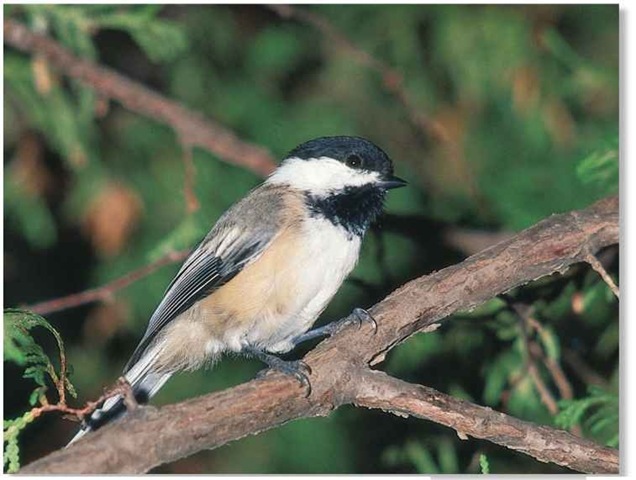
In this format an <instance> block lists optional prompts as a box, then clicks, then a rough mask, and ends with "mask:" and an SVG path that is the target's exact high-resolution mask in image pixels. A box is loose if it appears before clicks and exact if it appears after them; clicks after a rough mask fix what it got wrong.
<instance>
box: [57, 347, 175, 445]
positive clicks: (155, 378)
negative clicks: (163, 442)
mask: <svg viewBox="0 0 636 480" xmlns="http://www.w3.org/2000/svg"><path fill="white" fill-rule="evenodd" d="M153 353H154V352H152V351H151V352H149V353H148V354H146V355H144V356H143V357H142V358H141V359H139V361H138V362H137V363H135V365H133V366H132V368H130V370H128V371H127V372H126V374H125V375H124V377H125V378H126V380H127V381H128V383H129V384H130V386H131V387H132V392H133V395H134V396H135V400H136V401H137V402H138V403H140V404H144V403H147V402H148V400H150V398H152V397H153V396H154V395H155V394H156V393H157V392H158V391H159V389H160V388H161V387H162V386H163V385H164V384H165V383H166V382H167V381H168V379H169V378H170V376H171V375H172V374H171V373H155V372H152V370H151V366H152V363H153V360H154V355H153ZM125 413H126V406H125V404H124V399H123V397H122V396H121V395H115V396H113V397H111V398H108V399H106V400H105V401H104V403H103V404H102V405H101V406H100V407H99V408H97V409H96V410H95V411H94V412H93V413H92V414H91V416H90V418H88V420H86V422H85V423H84V425H82V428H81V429H80V430H79V432H77V434H76V435H75V436H74V437H73V438H72V439H71V441H70V442H69V443H68V444H67V447H68V446H69V445H71V444H73V443H75V442H76V441H77V440H79V439H80V438H82V437H83V436H84V435H86V434H87V433H88V432H91V431H94V430H97V429H98V428H100V427H102V426H103V425H105V424H106V423H109V422H111V421H113V420H116V419H118V418H120V417H122V416H123V415H124V414H125Z"/></svg>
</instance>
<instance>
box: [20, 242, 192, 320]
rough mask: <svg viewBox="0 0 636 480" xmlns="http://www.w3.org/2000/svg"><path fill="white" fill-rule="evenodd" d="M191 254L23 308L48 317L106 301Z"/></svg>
mask: <svg viewBox="0 0 636 480" xmlns="http://www.w3.org/2000/svg"><path fill="white" fill-rule="evenodd" d="M189 253H190V251H189V250H181V251H178V252H170V253H168V254H167V255H164V256H163V257H161V258H159V259H158V260H155V261H154V262H152V263H149V264H148V265H144V266H143V267H141V268H139V269H137V270H134V271H132V272H129V273H127V274H126V275H124V276H122V277H120V278H117V279H115V280H113V281H112V282H109V283H107V284H105V285H102V286H101V287H96V288H91V289H89V290H84V291H83V292H79V293H74V294H72V295H66V296H64V297H60V298H55V299H53V300H47V301H45V302H40V303H35V304H33V305H24V306H22V307H21V308H24V309H26V310H30V311H32V312H34V313H37V314H39V315H46V314H49V313H53V312H59V311H60V310H66V309H69V308H74V307H78V306H80V305H85V304H87V303H92V302H97V301H106V300H110V299H111V298H112V297H113V294H114V293H115V292H116V291H117V290H121V289H123V288H126V287H127V286H128V285H130V284H131V283H134V282H136V281H138V280H140V279H142V278H144V277H146V276H148V275H150V274H151V273H152V272H154V271H155V270H157V269H158V268H160V267H163V266H164V265H169V264H171V263H176V262H179V261H181V260H183V259H185V258H186V257H187V255H188V254H189Z"/></svg>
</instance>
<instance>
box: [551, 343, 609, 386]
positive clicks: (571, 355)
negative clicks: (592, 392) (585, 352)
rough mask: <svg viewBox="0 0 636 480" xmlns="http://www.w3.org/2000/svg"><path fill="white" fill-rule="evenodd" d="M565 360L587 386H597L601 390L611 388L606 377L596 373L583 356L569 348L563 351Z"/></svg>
mask: <svg viewBox="0 0 636 480" xmlns="http://www.w3.org/2000/svg"><path fill="white" fill-rule="evenodd" d="M562 355H563V360H564V361H565V363H566V364H567V365H568V367H570V368H571V369H572V371H573V372H574V373H575V374H576V375H577V376H578V377H579V378H580V379H581V380H582V381H583V382H584V383H585V384H587V385H596V386H599V387H601V388H609V382H608V381H607V379H606V378H605V377H603V376H602V375H600V374H599V373H597V372H595V371H594V369H593V368H592V367H590V366H589V365H588V364H587V363H586V362H585V360H583V358H581V356H580V355H579V354H578V353H576V352H575V351H574V350H572V349H569V348H564V349H563V354H562Z"/></svg>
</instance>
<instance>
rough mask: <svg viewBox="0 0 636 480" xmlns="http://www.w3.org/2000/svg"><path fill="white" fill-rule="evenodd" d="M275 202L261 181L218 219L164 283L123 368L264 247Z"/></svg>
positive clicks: (277, 194)
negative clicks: (164, 290) (172, 275)
mask: <svg viewBox="0 0 636 480" xmlns="http://www.w3.org/2000/svg"><path fill="white" fill-rule="evenodd" d="M281 205H282V198H281V191H280V189H279V188H274V187H269V186H267V185H264V186H261V187H259V188H257V189H256V190H254V191H253V192H252V193H251V194H250V195H248V196H247V197H245V198H244V199H243V200H241V201H240V202H239V203H237V204H235V205H234V206H233V207H232V208H230V209H229V210H228V211H227V212H226V213H225V214H224V215H223V216H222V217H221V218H220V219H219V221H218V222H217V224H216V225H215V226H214V227H213V228H212V230H211V231H210V233H208V235H207V236H206V237H205V238H204V239H203V240H202V241H201V243H199V245H198V246H197V247H196V249H195V250H194V251H193V252H192V254H191V255H190V256H189V257H188V258H187V259H186V260H185V262H184V263H183V265H182V267H181V269H180V270H179V272H178V273H177V275H176V276H175V277H174V279H173V280H172V282H171V283H170V285H168V288H167V289H166V292H165V294H164V297H163V300H161V303H160V304H159V306H158V307H157V309H156V310H155V312H154V313H153V315H152V317H151V318H150V321H149V322H148V327H147V329H146V333H145V334H144V336H143V338H142V339H141V342H140V343H139V345H138V346H137V348H136V349H135V352H134V353H133V355H132V357H131V359H130V360H129V362H128V364H127V365H126V367H125V369H124V373H125V372H127V371H128V370H130V368H132V366H133V365H134V364H135V363H137V361H138V360H139V359H140V358H141V357H142V356H143V354H144V352H145V351H146V349H147V348H148V347H149V346H150V345H151V343H152V341H153V340H154V339H155V338H156V337H157V334H158V333H159V332H160V331H161V330H162V329H163V328H164V327H165V326H166V325H167V324H169V323H170V322H171V321H172V320H174V319H175V318H176V317H178V316H179V315H180V314H182V313H183V312H185V311H186V310H188V309H189V308H190V307H191V306H192V305H194V304H195V303H196V302H198V301H199V300H201V299H203V298H205V297H207V296H208V295H209V294H210V293H211V292H212V291H214V290H215V289H216V288H218V287H220V286H221V285H223V284H225V283H227V282H228V281H230V280H231V279H232V278H233V277H234V276H235V275H237V274H238V273H239V272H240V271H241V270H242V269H243V268H244V267H245V266H246V265H248V264H249V263H250V262H251V261H253V260H254V259H255V258H257V257H258V256H259V255H260V254H261V253H262V252H263V250H265V248H267V246H268V245H269V244H270V243H271V241H272V239H273V238H274V236H275V235H276V233H277V232H278V231H279V230H280V224H281V222H280V218H279V212H280V211H281V208H280V207H281Z"/></svg>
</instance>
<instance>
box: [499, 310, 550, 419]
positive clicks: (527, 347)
mask: <svg viewBox="0 0 636 480" xmlns="http://www.w3.org/2000/svg"><path fill="white" fill-rule="evenodd" d="M504 298H506V297H504ZM510 306H511V308H512V309H513V310H514V312H515V313H516V314H517V317H518V318H519V321H520V323H519V328H520V330H521V338H522V340H523V342H522V345H523V356H524V360H525V363H526V370H527V372H528V375H530V379H531V380H532V383H533V384H534V387H535V388H536V390H537V392H538V393H539V398H540V399H541V403H543V405H545V407H546V408H547V409H548V411H549V412H550V414H551V415H556V414H557V413H559V406H558V404H557V401H556V399H555V398H554V395H552V392H550V389H549V388H548V386H547V385H546V384H545V382H544V381H543V378H541V373H540V372H539V368H538V367H537V364H536V362H535V355H534V352H536V350H537V349H539V350H540V348H539V346H538V345H536V347H534V346H533V344H534V342H533V341H532V340H531V339H530V335H529V334H528V327H529V326H530V322H529V320H528V319H529V318H530V316H531V315H532V310H533V307H532V306H531V305H524V304H520V303H517V302H512V303H510Z"/></svg>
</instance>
